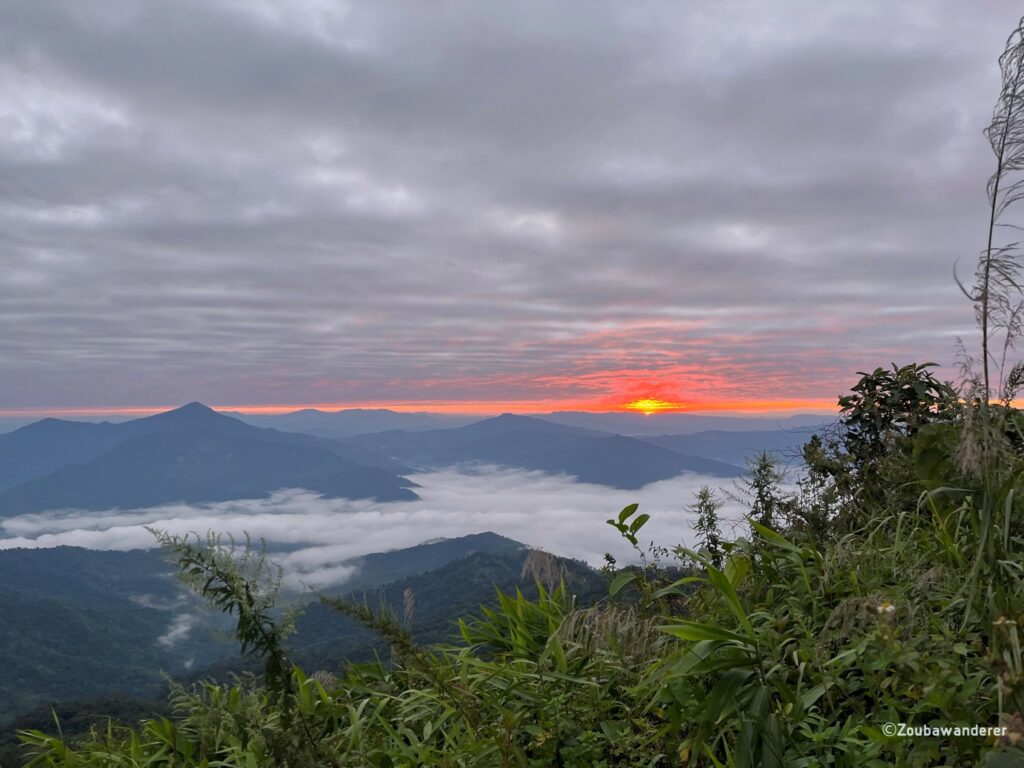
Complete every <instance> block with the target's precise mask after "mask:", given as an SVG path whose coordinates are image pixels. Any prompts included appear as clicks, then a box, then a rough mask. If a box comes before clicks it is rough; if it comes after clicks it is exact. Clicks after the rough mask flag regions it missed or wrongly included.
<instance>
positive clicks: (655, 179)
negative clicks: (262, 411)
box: [0, 0, 1019, 409]
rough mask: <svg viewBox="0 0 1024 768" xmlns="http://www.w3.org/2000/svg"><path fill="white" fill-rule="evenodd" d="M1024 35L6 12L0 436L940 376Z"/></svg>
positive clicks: (234, 6) (810, 388)
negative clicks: (77, 424)
mask: <svg viewBox="0 0 1024 768" xmlns="http://www.w3.org/2000/svg"><path fill="white" fill-rule="evenodd" d="M1018 13H1019V8H1018V7H1017V6H1016V5H1013V4H1011V3H1009V2H1003V1H1000V2H994V3H987V4H985V5H984V6H977V5H973V4H964V3H957V2H952V0H933V1H930V2H920V3H914V4H912V5H909V4H908V5H902V6H900V5H893V4H891V3H883V2H880V0H879V1H877V2H864V1H863V0H858V1H857V2H836V3H819V2H811V0H789V1H788V2H785V3H772V4H763V3H753V2H726V3H717V4H692V3H687V4H680V3H674V4H673V3H659V2H643V3H639V4H638V3H628V4H622V3H614V2H590V1H589V0H588V2H563V3H557V4H551V3H541V2H525V3H515V4H500V5H494V4H487V5H480V4H476V3H468V2H445V3H442V4H435V3H430V4H408V3H393V2H373V3H353V4H351V5H345V4H342V3H335V2H325V1H323V0H295V1H294V2H291V3H289V4H288V5H287V9H286V10H285V6H283V5H281V4H278V3H272V2H266V3H263V2H259V3H253V2H228V1H227V0H224V1H222V2H199V1H198V0H186V1H185V2H181V3H175V4H153V3H140V2H135V1H130V0H114V1H113V2H108V3H104V4H102V5H96V6H89V5H86V4H82V3H76V2H71V1H70V0H68V1H67V2H56V3H21V2H16V0H8V1H7V2H0V51H2V53H0V179H2V180H3V181H2V182H0V254H2V255H3V256H2V258H3V266H4V276H5V279H4V280H3V281H2V282H0V355H2V357H3V359H4V374H3V377H2V378H0V409H4V408H7V409H15V408H21V407H25V408H27V407H36V408H46V407H56V406H62V405H80V406H104V405H149V404H153V405H156V404H170V403H175V402H185V401H188V400H192V399H202V400H205V401H209V402H214V403H223V404H229V403H245V402H310V401H320V402H324V401H326V402H341V401H364V402H365V401H368V400H404V401H413V402H423V401H426V400H431V399H476V400H485V399H502V400H507V399H530V398H552V399H556V400H557V399H578V398H591V397H593V398H602V397H608V396H610V395H616V396H617V395H618V394H619V393H620V392H623V393H633V392H634V391H636V392H642V390H643V389H644V387H647V386H648V385H647V384H646V383H645V382H654V384H655V385H656V387H657V388H658V394H662V395H673V394H674V395H675V396H676V397H681V398H688V397H694V398H697V399H700V398H702V397H726V398H769V399H776V398H782V397H795V398H818V397H821V398H829V397H832V396H833V395H834V394H836V393H837V392H838V391H840V390H841V389H844V388H845V387H846V386H847V385H848V384H849V383H850V380H851V376H852V374H853V372H854V371H855V370H856V369H858V368H863V367H865V366H873V365H876V364H879V363H885V362H887V361H888V360H889V359H908V358H914V359H925V358H928V359H937V360H940V361H949V360H950V359H951V357H952V351H953V339H954V337H955V336H956V335H957V334H965V333H971V332H972V327H973V323H972V319H971V312H970V308H969V307H968V306H967V305H966V304H965V303H964V302H963V301H961V300H959V299H958V293H957V291H956V289H955V286H954V285H953V282H952V279H951V269H952V264H953V262H954V260H955V259H956V258H957V257H964V258H965V259H966V263H970V262H971V259H972V258H973V254H975V253H976V251H977V249H978V246H979V245H980V243H981V241H982V240H981V237H982V235H983V228H984V216H983V203H984V197H983V192H984V179H985V177H986V176H987V174H988V173H989V169H990V162H989V157H988V151H987V148H986V146H985V144H984V142H983V140H982V138H981V136H980V130H981V128H982V127H983V126H984V124H985V122H986V120H987V118H988V115H989V110H990V105H991V101H992V99H993V98H994V96H995V92H996V89H997V83H998V81H997V72H996V71H995V66H994V60H995V57H996V55H997V54H998V52H999V50H1000V47H1001V45H1002V41H1003V39H1004V38H1005V35H1006V34H1007V33H1008V32H1009V30H1010V29H1011V27H1012V26H1013V24H1014V22H1015V21H1016V16H1017V14H1018ZM631 382H636V383H635V384H634V383H631Z"/></svg>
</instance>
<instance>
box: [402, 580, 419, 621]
mask: <svg viewBox="0 0 1024 768" xmlns="http://www.w3.org/2000/svg"><path fill="white" fill-rule="evenodd" d="M415 612H416V595H415V593H413V591H412V587H406V588H405V591H404V592H402V618H403V619H404V621H405V623H406V624H412V616H413V614H414V613H415Z"/></svg>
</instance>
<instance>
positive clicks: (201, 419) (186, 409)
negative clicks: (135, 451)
mask: <svg viewBox="0 0 1024 768" xmlns="http://www.w3.org/2000/svg"><path fill="white" fill-rule="evenodd" d="M223 420H231V421H234V419H231V417H230V416H225V415H223V414H221V413H217V412H216V411H215V410H213V408H211V407H210V406H208V405H203V404H202V403H200V402H191V403H188V404H187V405H183V406H181V407H180V408H175V409H173V410H170V411H164V412H163V413H158V414H156V415H155V416H149V417H148V418H146V419H139V420H138V421H139V422H149V423H151V424H204V423H209V422H213V421H218V422H219V421H223Z"/></svg>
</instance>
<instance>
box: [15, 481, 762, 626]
mask: <svg viewBox="0 0 1024 768" xmlns="http://www.w3.org/2000/svg"><path fill="white" fill-rule="evenodd" d="M413 479H414V480H415V481H416V482H417V483H419V484H420V485H421V486H422V487H421V488H417V489H416V490H417V493H418V494H419V495H420V496H421V499H420V500H419V501H415V502H391V503H374V502H353V501H345V500H338V499H322V498H319V497H317V496H315V495H314V494H310V493H307V492H305V491H301V490H293V491H282V492H279V493H277V494H275V495H273V496H272V497H270V498H268V499H260V500H240V501H230V502H222V503H217V504H207V505H198V506H187V505H167V506H163V507H155V508H152V509H142V510H111V511H109V512H83V511H77V512H76V511H71V512H53V513H43V514H33V515H22V516H19V517H13V518H8V519H6V520H2V521H0V549H9V548H13V547H55V546H61V545H70V546H82V547H88V548H91V549H139V548H148V547H152V546H153V537H152V535H151V534H150V533H149V531H147V530H146V527H147V526H150V527H155V528H158V529H161V530H165V531H168V532H171V533H175V534H179V535H180V534H186V533H189V532H193V531H194V532H198V533H200V534H205V533H206V532H207V531H211V530H212V531H216V532H218V533H223V534H231V535H234V536H235V537H237V538H242V537H244V534H245V533H248V534H249V535H251V536H252V537H254V538H255V539H260V538H263V539H265V540H266V541H267V543H268V546H269V547H270V548H271V552H272V557H273V559H274V560H275V562H277V563H278V564H279V565H281V567H282V569H283V570H284V580H285V582H284V583H285V585H286V586H287V587H289V588H293V589H301V588H304V587H312V588H320V587H325V586H329V585H333V584H343V583H344V582H345V580H346V579H348V578H350V577H351V576H353V575H354V574H355V573H356V571H357V569H356V567H355V566H353V565H352V564H351V563H348V562H347V561H350V560H351V559H352V558H355V557H358V556H360V555H365V554H368V553H370V552H383V551H388V550H392V549H398V548H402V547H409V546H414V545H416V544H420V543H423V542H424V541H427V540H430V539H435V538H438V537H455V536H463V535H466V534H468V533H476V532H482V531H494V532H496V533H500V534H502V535H505V536H508V537H510V538H513V539H516V540H517V541H521V542H523V543H524V544H527V545H530V546H536V547H542V548H543V549H545V550H547V551H549V552H553V553H555V554H558V555H564V556H568V557H576V558H580V559H583V560H587V561H588V562H590V563H592V564H594V565H599V564H600V563H601V562H602V559H603V555H604V553H605V552H611V553H612V554H614V555H615V556H616V557H617V558H619V559H620V560H621V561H623V562H628V561H631V560H632V559H633V553H632V551H631V549H630V547H629V545H628V544H626V543H625V542H623V541H622V539H620V538H619V536H618V534H617V533H616V532H615V531H614V530H612V529H611V528H610V527H609V526H608V525H606V524H605V520H606V519H607V518H609V517H612V516H614V515H615V514H617V513H618V511H619V510H620V509H621V508H622V507H624V506H626V505H627V504H630V503H633V502H637V503H639V504H640V505H641V509H642V510H643V511H645V512H647V513H649V514H650V515H651V518H652V519H651V521H650V522H649V523H648V525H647V526H646V527H645V528H644V531H643V533H644V537H645V538H649V539H650V540H653V541H655V542H657V543H658V544H660V545H662V546H671V545H673V544H677V543H686V544H692V543H693V534H692V530H691V529H692V522H693V515H691V514H690V513H689V512H687V511H686V507H687V506H688V505H689V504H691V503H692V502H693V498H694V496H695V494H696V492H697V490H698V489H699V488H700V486H701V485H704V484H708V485H711V486H712V487H716V486H717V485H718V484H720V483H721V479H720V478H706V477H702V476H699V475H693V474H690V473H686V474H683V475H680V476H679V477H677V478H674V479H672V480H665V481H662V482H659V483H653V484H651V485H648V486H646V487H645V488H642V489H640V490H639V491H619V490H611V489H608V488H605V487H603V486H597V485H587V484H583V483H576V482H574V481H573V480H572V479H571V478H567V477H554V476H549V475H544V474H541V473H537V472H524V471H522V470H507V469H490V470H484V471H479V472H474V473H460V472H456V471H454V470H451V471H443V472H436V473H431V474H425V475H415V476H413ZM729 487H730V488H731V486H729ZM719 495H720V497H721V499H722V500H723V501H724V502H726V503H725V506H724V507H723V510H722V512H721V514H722V516H723V519H724V520H726V521H732V522H728V523H727V527H729V528H731V527H732V526H733V525H734V524H735V521H738V520H740V519H742V514H741V511H740V509H739V505H738V504H737V503H735V502H733V501H730V500H728V499H727V498H726V497H725V496H724V494H719ZM188 629H189V627H188V626H184V625H183V626H182V627H179V626H178V625H177V624H176V625H174V626H173V627H172V628H171V629H170V630H169V634H170V635H171V636H173V637H178V636H179V635H181V634H182V633H186V632H187V631H188ZM175 632H177V633H175ZM168 642H172V640H168Z"/></svg>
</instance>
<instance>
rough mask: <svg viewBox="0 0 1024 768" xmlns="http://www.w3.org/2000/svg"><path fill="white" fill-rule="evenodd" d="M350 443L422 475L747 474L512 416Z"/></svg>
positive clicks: (628, 485)
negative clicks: (446, 471)
mask: <svg viewBox="0 0 1024 768" xmlns="http://www.w3.org/2000/svg"><path fill="white" fill-rule="evenodd" d="M345 442H346V443H347V444H349V445H353V446H358V447H360V448H365V449H370V450H373V451H375V452H377V453H380V454H384V455H386V456H389V457H391V458H393V459H395V460H397V461H402V462H406V463H409V464H412V465H413V466H417V467H422V468H424V469H436V468H440V467H448V466H457V465H465V464H496V465H501V466H509V467H520V468H523V469H533V470H540V471H542V472H547V473H551V474H558V473H563V474H567V475H571V476H573V477H575V478H576V479H577V480H579V481H581V482H587V483H597V484H600V485H607V486H611V487H614V488H625V489H635V488H641V487H643V486H644V485H647V484H648V483H652V482H655V481H657V480H666V479H668V478H670V477H675V476H676V475H678V474H680V473H681V472H687V471H689V472H697V473H700V474H703V475H711V476H715V477H735V476H737V475H740V474H742V472H743V470H742V469H741V468H739V467H737V466H734V465H731V464H726V463H724V462H721V461H716V460H714V459H706V458H702V457H699V456H689V455H684V454H680V453H677V452H676V451H673V450H671V449H668V448H664V447H661V446H657V445H652V444H650V443H647V442H644V441H642V440H638V439H637V438H633V437H625V436H623V435H615V434H609V433H607V432H600V431H597V430H592V429H584V428H582V427H571V426H566V425H564V424H555V423H553V422H550V421H545V420H544V419H538V418H534V417H531V416H517V415H514V414H509V413H506V414H503V415H501V416H496V417H494V418H491V419H484V420H483V421H478V422H476V423H474V424H469V425H467V426H464V427H456V428H454V429H434V430H427V431H422V432H409V431H405V430H396V431H389V432H377V433H372V434H368V435H358V436H356V437H351V438H347V439H346V441H345Z"/></svg>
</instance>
